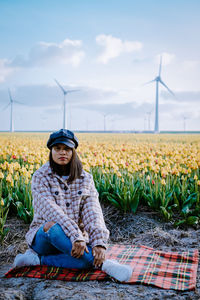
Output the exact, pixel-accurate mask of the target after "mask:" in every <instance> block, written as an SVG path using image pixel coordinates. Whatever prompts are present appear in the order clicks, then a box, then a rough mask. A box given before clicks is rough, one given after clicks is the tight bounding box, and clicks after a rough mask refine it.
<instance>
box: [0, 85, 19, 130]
mask: <svg viewBox="0 0 200 300" xmlns="http://www.w3.org/2000/svg"><path fill="white" fill-rule="evenodd" d="M8 94H9V103H8V104H7V105H6V106H5V107H4V108H3V109H2V111H3V110H5V109H6V108H8V107H9V106H10V132H14V120H13V104H14V103H18V104H22V105H23V103H21V102H19V101H16V100H13V98H12V96H11V92H10V89H8Z"/></svg>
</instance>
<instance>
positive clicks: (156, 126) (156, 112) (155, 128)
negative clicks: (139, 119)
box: [146, 56, 175, 133]
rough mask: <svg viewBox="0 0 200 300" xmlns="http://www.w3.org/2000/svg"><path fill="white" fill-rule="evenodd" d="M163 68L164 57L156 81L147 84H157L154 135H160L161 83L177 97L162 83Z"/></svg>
mask: <svg viewBox="0 0 200 300" xmlns="http://www.w3.org/2000/svg"><path fill="white" fill-rule="evenodd" d="M161 68H162V56H161V57H160V66H159V73H158V76H157V77H156V78H155V79H153V80H151V81H149V82H147V83H146V84H149V83H151V82H154V81H155V82H156V111H155V127H154V133H159V83H161V84H162V85H163V86H164V87H165V88H166V89H167V90H168V91H169V92H170V93H171V94H172V95H173V96H175V95H174V93H173V92H172V91H171V90H170V89H169V88H168V86H167V85H166V84H165V83H164V82H163V81H162V79H161Z"/></svg>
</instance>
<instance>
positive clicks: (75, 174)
mask: <svg viewBox="0 0 200 300" xmlns="http://www.w3.org/2000/svg"><path fill="white" fill-rule="evenodd" d="M49 163H50V167H51V169H52V171H53V172H54V173H56V174H58V175H59V176H62V175H69V178H68V180H67V181H68V182H72V181H73V180H75V179H77V178H80V175H81V173H82V170H83V166H82V162H81V161H80V159H79V157H78V154H77V153H76V150H75V149H74V148H73V149H72V158H71V160H70V162H69V163H68V164H67V165H66V169H65V170H64V171H65V172H63V168H61V166H60V165H59V164H57V163H55V161H54V160H53V158H52V149H50V152H49Z"/></svg>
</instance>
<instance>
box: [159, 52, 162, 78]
mask: <svg viewBox="0 0 200 300" xmlns="http://www.w3.org/2000/svg"><path fill="white" fill-rule="evenodd" d="M161 69H162V55H161V56H160V66H159V77H160V74H161Z"/></svg>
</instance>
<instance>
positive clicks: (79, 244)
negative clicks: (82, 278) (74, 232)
mask: <svg viewBox="0 0 200 300" xmlns="http://www.w3.org/2000/svg"><path fill="white" fill-rule="evenodd" d="M84 251H86V252H87V253H89V251H88V248H87V246H86V242H84V241H76V242H74V243H73V245H72V251H71V256H73V257H75V258H80V257H81V256H82V255H83V254H84Z"/></svg>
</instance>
